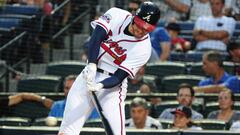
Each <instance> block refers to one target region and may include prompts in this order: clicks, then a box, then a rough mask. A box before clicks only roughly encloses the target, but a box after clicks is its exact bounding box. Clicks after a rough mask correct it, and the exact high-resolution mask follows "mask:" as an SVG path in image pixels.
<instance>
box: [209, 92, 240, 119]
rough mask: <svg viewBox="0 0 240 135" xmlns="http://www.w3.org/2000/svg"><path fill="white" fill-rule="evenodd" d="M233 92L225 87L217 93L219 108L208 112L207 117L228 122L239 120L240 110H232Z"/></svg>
mask: <svg viewBox="0 0 240 135" xmlns="http://www.w3.org/2000/svg"><path fill="white" fill-rule="evenodd" d="M234 101H235V98H234V94H233V92H232V91H231V90H229V89H225V90H223V91H221V92H220V93H219V96H218V104H219V108H220V110H216V111H213V112H210V113H209V115H208V119H218V120H223V121H225V122H226V123H228V124H232V123H233V122H234V121H237V120H239V118H240V111H236V110H234Z"/></svg>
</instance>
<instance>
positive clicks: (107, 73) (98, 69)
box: [97, 68, 113, 76]
mask: <svg viewBox="0 0 240 135" xmlns="http://www.w3.org/2000/svg"><path fill="white" fill-rule="evenodd" d="M97 72H99V73H103V74H105V75H110V76H112V75H113V73H110V72H107V71H105V70H102V69H100V68H97Z"/></svg>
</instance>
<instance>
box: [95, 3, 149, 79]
mask: <svg viewBox="0 0 240 135" xmlns="http://www.w3.org/2000/svg"><path fill="white" fill-rule="evenodd" d="M131 21H132V15H131V14H130V13H129V12H127V11H125V10H121V9H118V8H112V9H110V10H109V11H108V12H106V13H105V14H104V15H103V16H101V17H100V18H99V19H98V20H96V21H94V22H92V26H93V27H95V26H96V24H98V25H100V26H102V27H103V28H104V29H105V30H106V32H107V33H108V36H109V37H108V39H107V40H106V41H104V42H103V43H102V44H101V49H100V53H99V57H98V68H101V69H103V70H105V71H108V72H111V73H114V72H115V71H116V70H117V69H118V68H120V69H122V70H124V71H126V72H127V73H128V74H129V75H130V77H131V78H133V77H134V76H135V74H136V72H137V71H138V69H139V68H140V67H141V66H143V65H144V64H145V63H146V62H147V61H148V59H149V57H150V54H151V43H150V40H149V39H150V38H149V35H146V36H145V37H143V38H141V39H138V38H135V37H133V36H129V35H126V34H125V33H124V32H123V31H124V29H125V28H126V27H127V25H128V24H129V23H130V22H131Z"/></svg>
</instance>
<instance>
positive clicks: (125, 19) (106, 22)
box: [59, 8, 151, 135]
mask: <svg viewBox="0 0 240 135" xmlns="http://www.w3.org/2000/svg"><path fill="white" fill-rule="evenodd" d="M132 19H133V16H132V15H131V14H130V13H129V12H127V11H124V10H122V9H118V8H111V9H110V10H108V11H107V12H106V13H105V14H104V15H103V16H101V17H100V18H99V19H98V20H95V21H93V22H92V23H91V25H92V26H93V27H95V26H96V25H99V26H101V27H102V28H104V29H105V30H106V32H107V33H108V37H107V39H106V41H104V42H102V44H101V47H100V51H99V56H98V59H97V61H98V63H97V68H100V69H102V70H104V71H106V72H109V73H114V72H115V71H116V70H117V69H118V68H120V69H122V70H124V71H126V72H127V73H128V74H129V76H130V77H131V78H133V77H134V76H135V74H136V72H137V71H138V70H139V68H140V67H141V66H143V65H144V64H145V63H146V62H147V61H148V59H149V57H150V55H151V43H150V38H149V35H148V34H147V35H146V36H144V37H142V38H140V39H139V38H135V37H133V36H129V35H126V34H125V33H124V30H125V28H127V26H128V25H129V24H130V22H131V21H132ZM106 72H105V73H99V72H97V74H96V78H95V79H96V82H100V81H102V80H104V79H106V78H109V77H110V75H109V74H106ZM126 93H127V79H125V80H124V81H123V82H122V84H120V85H118V86H115V87H113V88H110V89H102V90H100V91H99V92H97V93H96V94H97V96H98V100H99V102H100V104H101V106H102V108H103V111H104V115H105V116H106V118H107V120H108V121H109V123H110V125H111V128H112V129H113V132H114V135H125V134H126V133H125V111H124V106H125V104H124V100H125V98H126ZM93 106H94V104H93V103H92V100H91V94H89V91H88V90H87V87H86V81H85V80H84V79H83V76H82V73H81V74H80V75H79V76H78V77H77V79H76V81H75V82H74V84H73V86H72V88H71V90H70V91H69V94H68V97H67V102H66V108H65V112H64V117H63V121H62V124H61V127H60V131H59V132H60V133H65V134H67V135H79V132H80V131H81V128H82V126H83V124H84V123H85V121H86V118H88V116H89V115H90V113H91V111H92V109H93Z"/></svg>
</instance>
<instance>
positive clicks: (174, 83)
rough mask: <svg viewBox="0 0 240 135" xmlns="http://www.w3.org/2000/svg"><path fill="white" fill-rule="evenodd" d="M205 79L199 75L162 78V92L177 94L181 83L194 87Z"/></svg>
mask: <svg viewBox="0 0 240 135" xmlns="http://www.w3.org/2000/svg"><path fill="white" fill-rule="evenodd" d="M202 79H204V77H203V76H197V75H170V76H165V77H164V78H162V81H161V90H162V91H161V92H167V93H177V91H178V86H179V84H181V83H189V84H191V85H192V86H196V85H198V83H199V81H201V80H202Z"/></svg>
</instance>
